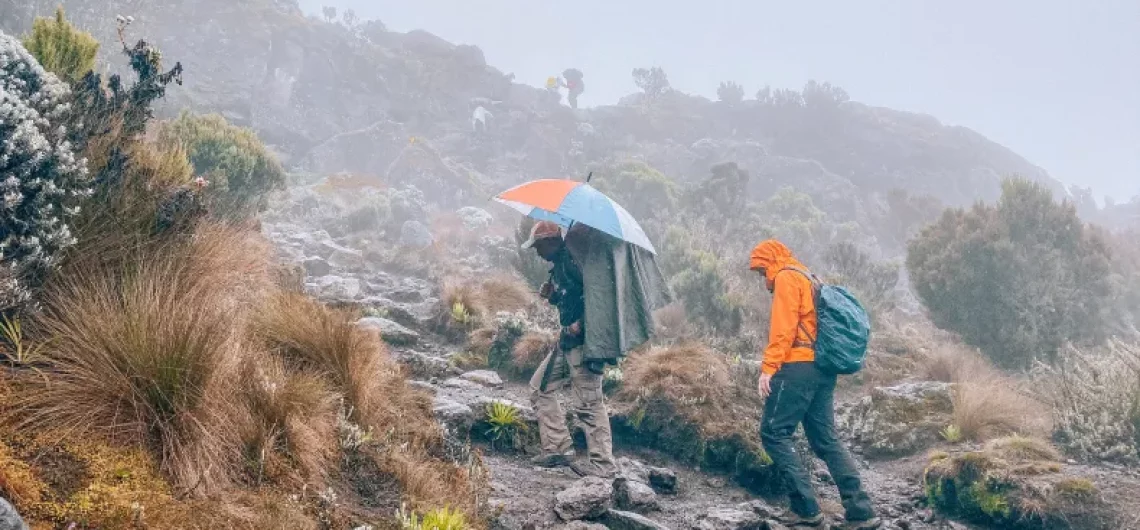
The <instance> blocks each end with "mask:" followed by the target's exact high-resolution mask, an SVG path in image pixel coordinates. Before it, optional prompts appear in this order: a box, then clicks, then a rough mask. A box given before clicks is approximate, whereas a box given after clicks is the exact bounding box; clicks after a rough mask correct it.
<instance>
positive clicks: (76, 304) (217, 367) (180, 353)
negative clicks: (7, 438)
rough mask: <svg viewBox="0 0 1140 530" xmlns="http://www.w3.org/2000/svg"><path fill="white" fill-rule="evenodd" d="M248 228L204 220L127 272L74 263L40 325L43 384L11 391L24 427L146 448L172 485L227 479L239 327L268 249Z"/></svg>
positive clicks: (233, 455)
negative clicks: (245, 244)
mask: <svg viewBox="0 0 1140 530" xmlns="http://www.w3.org/2000/svg"><path fill="white" fill-rule="evenodd" d="M246 239H247V238H246V237H245V234H242V233H239V232H237V231H235V230H229V229H223V228H206V229H203V230H200V231H198V232H197V233H195V234H194V235H193V236H192V237H191V238H189V239H187V240H180V241H173V242H170V243H167V244H166V245H164V246H162V247H159V248H158V249H157V250H155V251H153V252H146V253H143V254H142V255H140V256H138V260H137V261H136V262H135V263H134V266H133V267H131V268H129V269H126V270H122V271H108V270H104V269H98V268H96V269H87V270H72V271H70V274H67V275H63V276H59V277H57V278H56V279H55V280H54V281H53V283H52V284H51V285H50V291H49V295H48V296H47V298H46V300H45V302H44V306H45V311H44V313H43V316H42V317H41V319H40V321H39V323H38V324H39V326H38V328H39V330H40V332H41V333H43V334H44V335H46V336H50V337H52V338H53V341H52V342H51V344H50V348H46V349H45V350H46V351H45V354H44V355H45V357H46V358H47V359H48V362H49V365H50V370H51V372H52V377H51V381H50V383H49V382H47V381H42V382H41V381H39V380H37V379H35V378H33V379H30V380H29V382H28V384H29V385H32V388H30V389H28V390H27V391H24V392H21V393H20V395H19V397H18V398H16V399H15V414H13V415H12V417H13V418H15V419H16V420H17V421H18V422H19V424H20V425H21V426H22V427H24V428H29V429H34V430H47V431H59V432H66V433H69V434H73V435H77V436H98V437H102V438H103V439H105V440H107V441H110V442H113V443H119V444H125V445H128V446H130V445H141V446H143V447H146V448H148V449H149V450H150V451H151V452H152V453H153V454H155V455H156V457H157V459H158V461H159V467H160V469H161V470H162V471H163V472H164V473H165V474H166V475H167V476H169V477H171V479H172V480H173V482H174V484H175V485H176V487H178V488H183V489H186V490H188V491H191V492H193V493H197V494H202V493H209V492H214V491H219V490H220V489H223V488H225V487H227V486H228V485H230V484H231V483H232V480H233V478H234V477H235V475H236V472H237V469H238V462H237V455H239V454H240V449H239V446H240V441H239V437H238V434H237V429H238V425H236V424H235V422H234V421H233V418H235V417H240V416H241V411H240V410H239V409H240V406H239V404H238V403H236V401H235V400H234V399H232V396H233V395H234V393H235V384H236V383H237V379H238V375H239V373H238V372H239V366H240V363H241V360H242V359H243V358H244V356H245V351H244V349H243V343H242V340H241V339H242V336H241V335H242V327H243V323H244V322H245V319H246V317H245V315H246V314H247V313H248V310H249V306H250V304H251V302H254V301H256V300H257V299H258V298H259V295H260V292H259V289H260V286H262V285H267V284H268V280H267V278H268V274H267V268H266V263H267V262H268V261H267V259H266V257H265V255H260V254H258V252H257V251H256V248H241V247H239V246H237V243H238V242H239V241H244V240H246Z"/></svg>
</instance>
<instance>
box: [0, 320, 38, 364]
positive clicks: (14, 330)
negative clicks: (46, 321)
mask: <svg viewBox="0 0 1140 530" xmlns="http://www.w3.org/2000/svg"><path fill="white" fill-rule="evenodd" d="M3 343H7V346H6V347H0V351H2V352H4V355H6V356H7V357H8V362H10V363H12V364H13V365H15V366H28V365H30V364H32V363H35V362H37V361H39V360H42V359H43V355H42V354H41V353H40V352H41V351H42V349H43V347H44V344H45V343H42V342H41V343H39V344H31V343H29V342H28V341H25V340H24V330H23V327H22V326H21V324H20V319H18V318H16V319H10V318H8V316H7V315H4V316H3V318H0V346H3Z"/></svg>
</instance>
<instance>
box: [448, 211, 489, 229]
mask: <svg viewBox="0 0 1140 530" xmlns="http://www.w3.org/2000/svg"><path fill="white" fill-rule="evenodd" d="M455 213H456V214H458V215H459V218H460V219H462V220H463V228H466V229H467V230H483V229H486V228H487V227H489V226H491V223H492V222H493V221H494V220H495V219H494V217H491V214H490V213H489V212H487V210H484V209H482V208H476V207H474V206H464V207H463V208H460V209H458V210H456V212H455Z"/></svg>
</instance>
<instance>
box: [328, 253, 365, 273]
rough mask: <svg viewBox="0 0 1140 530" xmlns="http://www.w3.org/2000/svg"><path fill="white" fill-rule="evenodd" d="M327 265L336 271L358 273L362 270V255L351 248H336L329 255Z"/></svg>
mask: <svg viewBox="0 0 1140 530" xmlns="http://www.w3.org/2000/svg"><path fill="white" fill-rule="evenodd" d="M328 264H329V265H330V266H332V267H333V268H335V269H338V270H346V271H358V270H361V269H364V268H365V266H366V264H367V263H366V262H365V260H364V254H363V253H362V252H360V251H359V250H353V249H351V248H338V249H336V250H334V251H333V253H332V254H330V255H329V259H328Z"/></svg>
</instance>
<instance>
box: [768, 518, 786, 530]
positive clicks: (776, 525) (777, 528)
mask: <svg viewBox="0 0 1140 530" xmlns="http://www.w3.org/2000/svg"><path fill="white" fill-rule="evenodd" d="M764 525H765V527H766V528H767V530H789V528H788V527H786V526H784V525H783V524H781V523H780V522H779V521H776V520H772V519H769V520H767V521H765V522H764Z"/></svg>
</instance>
